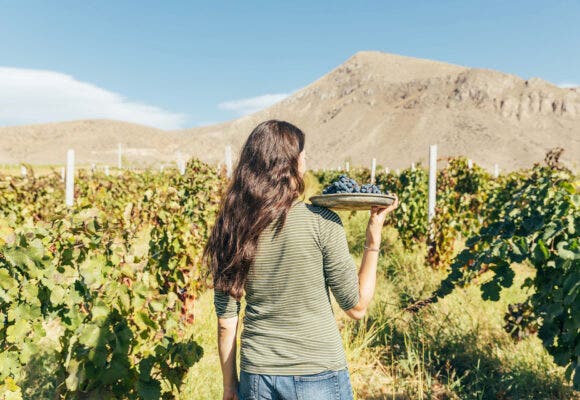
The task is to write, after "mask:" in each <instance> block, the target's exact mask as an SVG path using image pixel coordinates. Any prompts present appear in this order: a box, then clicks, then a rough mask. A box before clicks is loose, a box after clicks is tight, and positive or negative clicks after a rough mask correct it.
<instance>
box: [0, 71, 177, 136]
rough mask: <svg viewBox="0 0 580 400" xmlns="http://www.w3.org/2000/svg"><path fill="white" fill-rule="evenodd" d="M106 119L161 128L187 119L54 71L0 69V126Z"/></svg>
mask: <svg viewBox="0 0 580 400" xmlns="http://www.w3.org/2000/svg"><path fill="white" fill-rule="evenodd" d="M85 118H107V119H117V120H122V121H128V122H135V123H139V124H144V125H150V126H154V127H157V128H162V129H177V128H182V127H184V125H185V123H186V120H187V116H186V115H184V114H179V113H174V112H171V111H167V110H164V109H162V108H159V107H155V106H152V105H148V104H143V103H139V102H136V101H130V100H128V99H126V98H125V97H123V96H122V95H120V94H118V93H114V92H110V91H108V90H105V89H102V88H100V87H98V86H96V85H93V84H91V83H87V82H82V81H79V80H77V79H75V78H74V77H72V76H70V75H66V74H62V73H60V72H55V71H43V70H34V69H21V68H3V67H0V125H4V126H7V125H21V124H32V123H43V122H55V121H66V120H73V119H85Z"/></svg>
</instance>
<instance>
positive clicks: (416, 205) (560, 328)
mask: <svg viewBox="0 0 580 400" xmlns="http://www.w3.org/2000/svg"><path fill="white" fill-rule="evenodd" d="M560 153H561V149H556V150H553V151H551V152H549V153H548V155H547V156H546V160H545V162H544V163H543V164H540V163H538V164H536V165H534V167H533V168H531V169H529V170H520V171H516V172H512V173H509V174H506V175H501V176H499V177H498V178H493V177H492V176H491V175H490V174H489V173H488V172H486V171H485V170H484V169H483V168H481V167H479V166H477V165H473V166H472V167H471V168H470V167H469V166H468V161H467V159H466V158H463V157H454V158H449V159H447V160H446V161H447V163H446V164H447V165H446V166H445V167H444V168H443V169H441V170H439V171H438V174H437V194H436V196H437V201H436V206H435V211H436V215H435V217H434V219H433V221H432V223H431V224H430V225H429V224H428V222H427V202H428V172H427V171H426V170H424V169H422V168H414V169H407V170H403V171H402V172H401V173H400V174H394V173H388V174H387V173H378V174H377V175H376V176H375V181H376V184H377V185H378V186H379V187H380V188H381V189H382V190H383V191H386V190H388V191H391V192H395V193H397V194H398V196H399V199H400V206H399V207H398V208H397V209H396V210H395V211H394V212H393V213H392V214H391V215H390V216H389V217H388V219H387V223H388V224H391V225H392V226H394V227H395V228H397V230H398V232H399V236H400V238H401V240H402V241H403V243H404V244H405V246H407V247H408V248H411V247H413V246H415V245H416V244H417V243H419V242H425V241H427V242H428V243H429V251H428V253H427V261H428V262H429V263H430V265H432V266H433V267H434V268H446V269H448V270H449V275H448V277H447V278H446V279H445V280H444V281H443V282H441V286H440V288H439V289H437V290H436V291H435V292H434V293H433V295H432V296H431V297H430V298H427V299H422V300H418V301H414V302H412V303H410V304H409V305H408V307H407V310H409V311H413V312H417V311H418V310H420V309H421V308H422V307H425V306H426V305H428V304H429V303H432V302H436V301H438V299H440V298H442V297H444V296H446V295H448V294H450V293H451V292H452V291H453V290H454V289H455V288H456V287H461V286H464V285H467V284H469V283H472V282H475V278H478V277H482V278H483V282H482V283H480V288H481V293H482V297H483V298H484V299H487V300H492V301H497V300H499V296H500V292H501V290H502V288H508V287H510V286H512V284H513V278H514V276H515V272H514V269H513V268H512V265H513V264H514V263H524V262H525V263H528V264H529V265H530V266H532V267H533V268H534V270H535V275H534V277H533V278H528V279H527V280H526V281H525V283H524V287H525V288H528V289H532V290H531V293H532V294H531V295H530V297H529V298H528V299H527V300H526V301H525V302H523V303H518V304H513V305H510V306H509V308H508V310H506V314H505V316H504V319H505V321H506V324H505V329H506V330H507V331H508V332H509V333H510V334H511V335H512V337H514V338H515V339H516V340H517V339H521V338H522V337H524V336H526V335H529V334H534V333H537V334H538V335H539V337H540V339H541V340H542V342H543V344H544V347H545V348H546V349H547V350H548V352H549V353H550V354H551V355H552V356H553V358H554V361H555V362H556V363H557V364H558V365H560V366H564V367H566V376H567V378H568V379H573V384H574V387H575V388H580V241H579V233H580V194H579V189H580V188H579V185H578V183H579V182H578V181H577V177H576V176H575V175H574V174H573V173H572V172H571V171H570V170H568V169H566V168H565V167H563V166H562V165H561V164H560V163H559V161H558V158H559V154H560ZM343 173H344V172H342V171H318V172H317V173H316V176H317V178H318V180H319V182H320V183H321V184H322V185H323V186H326V185H328V184H329V183H330V182H332V181H334V180H335V179H337V178H338V176H339V175H340V174H343ZM348 174H349V175H350V176H351V177H353V178H355V179H356V180H357V181H359V182H368V181H370V171H369V170H368V169H364V168H363V169H360V168H359V169H354V170H352V171H349V173H348ZM463 241H464V242H465V246H464V247H465V249H463V250H461V251H460V252H459V254H457V255H455V254H456V253H457V251H458V250H459V249H456V247H458V246H457V245H458V244H461V243H462V242H463Z"/></svg>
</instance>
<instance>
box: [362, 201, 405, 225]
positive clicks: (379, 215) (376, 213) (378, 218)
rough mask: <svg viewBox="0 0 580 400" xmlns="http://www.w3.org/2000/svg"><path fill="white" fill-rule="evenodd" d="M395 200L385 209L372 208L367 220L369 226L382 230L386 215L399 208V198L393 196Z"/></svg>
mask: <svg viewBox="0 0 580 400" xmlns="http://www.w3.org/2000/svg"><path fill="white" fill-rule="evenodd" d="M393 196H394V197H395V200H394V201H393V203H392V204H391V205H389V206H387V207H380V206H372V207H371V216H370V218H369V225H373V226H380V227H381V228H382V226H383V224H384V223H385V219H386V218H387V214H388V213H390V212H391V211H393V210H394V209H396V208H397V207H398V206H399V198H398V197H397V195H396V194H395V195H393Z"/></svg>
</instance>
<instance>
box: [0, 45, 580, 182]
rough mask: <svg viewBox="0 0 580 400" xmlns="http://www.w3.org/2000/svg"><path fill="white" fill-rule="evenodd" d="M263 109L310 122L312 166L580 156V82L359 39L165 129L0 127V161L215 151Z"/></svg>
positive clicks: (158, 158)
mask: <svg viewBox="0 0 580 400" xmlns="http://www.w3.org/2000/svg"><path fill="white" fill-rule="evenodd" d="M270 118H276V119H284V120H287V121H289V122H292V123H294V124H295V125H297V126H298V127H299V128H301V129H302V130H303V131H304V132H305V133H306V137H307V139H306V151H307V159H308V161H307V162H308V165H309V167H310V168H336V167H337V166H338V165H344V161H346V160H348V161H350V164H351V165H370V160H371V158H373V157H375V158H376V159H377V163H378V164H379V165H382V166H385V167H387V166H388V167H390V168H405V167H408V166H409V165H410V164H411V162H422V163H423V164H424V165H425V164H426V163H427V156H428V147H429V145H430V144H435V143H436V144H437V145H438V149H439V156H440V157H446V156H450V155H465V156H467V157H470V158H472V159H473V160H474V162H476V163H478V164H481V165H482V166H484V167H487V168H492V167H493V165H494V164H496V163H497V164H498V165H499V167H500V169H501V170H503V171H508V170H513V169H517V168H522V167H529V166H531V165H532V164H533V163H534V162H537V161H541V160H542V159H543V157H544V154H545V153H546V151H547V150H548V149H550V148H553V147H556V146H560V147H563V148H564V149H565V152H564V154H563V156H562V159H563V161H564V162H565V163H566V164H568V165H569V166H570V167H572V168H573V169H575V170H578V166H579V161H580V88H560V87H558V86H556V85H553V84H551V83H549V82H547V81H544V80H542V79H539V78H531V79H528V80H525V79H522V78H520V77H517V76H515V75H510V74H506V73H502V72H498V71H493V70H488V69H481V68H469V67H464V66H458V65H452V64H447V63H443V62H437V61H431V60H423V59H417V58H412V57H405V56H399V55H394V54H387V53H381V52H374V51H372V52H371V51H364V52H359V53H356V54H355V55H353V56H352V57H351V58H349V59H348V60H346V61H345V62H344V63H343V64H342V65H340V66H338V67H337V68H335V69H334V70H332V71H330V72H329V73H328V74H326V75H324V76H323V77H321V78H320V79H318V80H316V81H315V82H313V83H312V84H310V85H308V86H306V87H305V88H303V89H301V90H299V91H297V92H295V93H293V94H292V95H290V96H289V97H287V98H286V99H284V100H282V101H280V102H278V103H276V104H274V105H273V106H271V107H269V108H267V109H265V110H262V111H259V112H257V113H255V114H252V115H249V116H245V117H242V118H239V119H236V120H232V121H228V122H224V123H220V124H216V125H211V126H206V127H199V128H193V129H187V130H181V131H171V132H168V131H161V130H158V129H154V128H148V127H143V126H139V125H134V124H128V123H123V122H115V121H102V120H91V121H74V122H64V123H57V124H42V125H30V126H22V127H8V128H0V138H2V140H1V141H0V159H1V160H3V161H0V163H6V162H18V161H20V160H23V161H27V162H31V163H62V162H63V160H64V159H65V154H66V148H68V147H74V148H75V149H77V154H78V156H77V158H78V159H79V161H80V162H87V163H90V162H96V163H103V162H108V163H110V164H114V163H115V160H116V151H117V144H116V143H117V142H122V143H123V144H124V146H125V149H126V156H127V158H129V159H131V160H135V161H136V162H137V161H139V162H141V163H145V164H147V163H159V162H163V161H166V162H167V161H172V160H174V159H175V152H176V151H181V152H182V153H183V154H186V155H193V156H196V157H199V158H201V159H203V160H205V161H208V162H212V163H218V162H223V157H224V146H225V145H226V144H230V145H231V146H232V149H233V153H234V156H235V154H236V152H237V151H238V150H239V149H240V148H241V146H242V145H243V143H244V141H245V139H246V138H247V136H248V135H249V133H250V132H251V130H252V129H253V128H254V127H255V126H256V125H257V124H258V123H259V122H261V121H263V120H266V119H270ZM4 160H6V161H4Z"/></svg>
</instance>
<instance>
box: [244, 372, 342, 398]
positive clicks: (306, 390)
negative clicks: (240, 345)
mask: <svg viewBox="0 0 580 400" xmlns="http://www.w3.org/2000/svg"><path fill="white" fill-rule="evenodd" d="M238 397H239V398H240V400H352V399H353V394H352V386H351V384H350V374H349V372H348V368H344V369H341V370H339V371H324V372H321V373H318V374H313V375H263V374H251V373H248V372H245V371H240V385H239V389H238Z"/></svg>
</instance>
